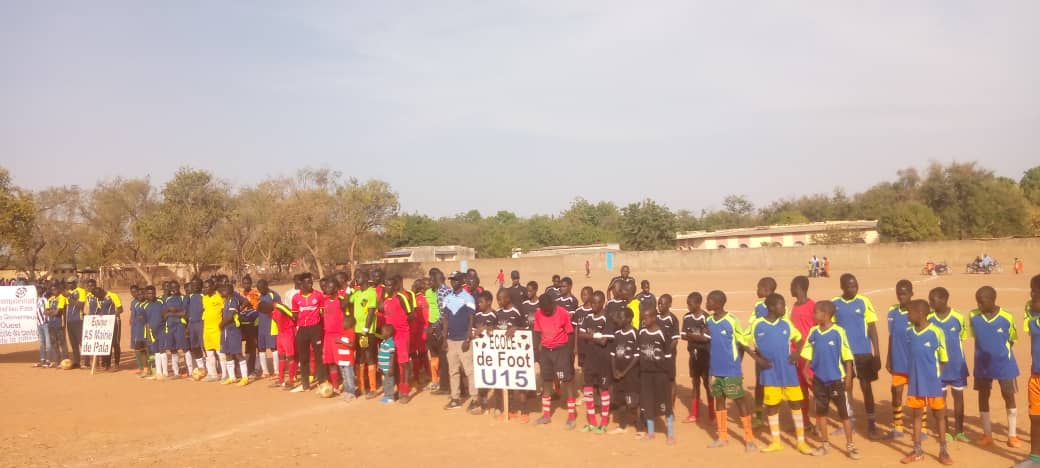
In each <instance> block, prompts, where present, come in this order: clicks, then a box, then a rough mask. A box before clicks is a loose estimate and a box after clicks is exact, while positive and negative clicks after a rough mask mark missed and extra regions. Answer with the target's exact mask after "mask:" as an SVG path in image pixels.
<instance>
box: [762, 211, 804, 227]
mask: <svg viewBox="0 0 1040 468" xmlns="http://www.w3.org/2000/svg"><path fill="white" fill-rule="evenodd" d="M808 222H809V218H806V217H805V215H803V214H802V212H801V211H798V210H795V209H786V210H783V211H780V212H777V213H774V214H773V215H771V216H770V217H769V218H767V219H766V223H768V224H802V223H808Z"/></svg>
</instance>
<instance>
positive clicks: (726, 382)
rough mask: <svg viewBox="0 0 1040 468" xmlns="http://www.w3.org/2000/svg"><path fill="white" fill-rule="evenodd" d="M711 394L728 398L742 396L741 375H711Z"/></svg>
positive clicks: (742, 380) (742, 384) (733, 398)
mask: <svg viewBox="0 0 1040 468" xmlns="http://www.w3.org/2000/svg"><path fill="white" fill-rule="evenodd" d="M711 396H713V397H716V398H718V397H726V398H729V399H730V400H737V399H740V398H744V378H743V377H713V380H712V381H711Z"/></svg>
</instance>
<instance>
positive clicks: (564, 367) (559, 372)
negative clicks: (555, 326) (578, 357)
mask: <svg viewBox="0 0 1040 468" xmlns="http://www.w3.org/2000/svg"><path fill="white" fill-rule="evenodd" d="M538 363H539V364H541V366H542V381H543V382H552V381H553V380H555V379H559V380H560V381H561V382H570V381H571V380H574V353H572V352H571V349H570V347H569V346H567V345H563V346H560V347H559V348H553V349H548V348H544V347H543V348H542V352H540V353H538Z"/></svg>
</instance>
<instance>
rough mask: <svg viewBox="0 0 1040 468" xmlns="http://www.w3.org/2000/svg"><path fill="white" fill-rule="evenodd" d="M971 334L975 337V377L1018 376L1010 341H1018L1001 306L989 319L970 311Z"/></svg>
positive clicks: (1007, 314)
mask: <svg viewBox="0 0 1040 468" xmlns="http://www.w3.org/2000/svg"><path fill="white" fill-rule="evenodd" d="M970 323H971V325H970V327H971V328H970V329H971V336H972V337H973V338H975V368H974V370H973V371H974V373H975V377H976V378H984V379H997V380H1008V379H1013V378H1015V377H1018V363H1017V362H1015V354H1014V353H1012V352H1011V344H1012V343H1014V342H1015V341H1017V340H1018V331H1016V330H1015V321H1014V319H1013V318H1012V317H1011V314H1009V313H1007V311H1005V310H1004V309H1000V310H999V311H997V314H996V315H994V316H993V317H992V318H987V317H986V316H985V315H983V314H982V312H980V311H978V310H973V311H972V312H971V320H970Z"/></svg>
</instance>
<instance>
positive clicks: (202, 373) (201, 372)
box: [191, 367, 206, 382]
mask: <svg viewBox="0 0 1040 468" xmlns="http://www.w3.org/2000/svg"><path fill="white" fill-rule="evenodd" d="M204 378H206V369H203V368H201V367H196V368H195V369H194V370H192V371H191V379H192V380H194V381H196V382H198V381H200V380H202V379H204Z"/></svg>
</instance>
